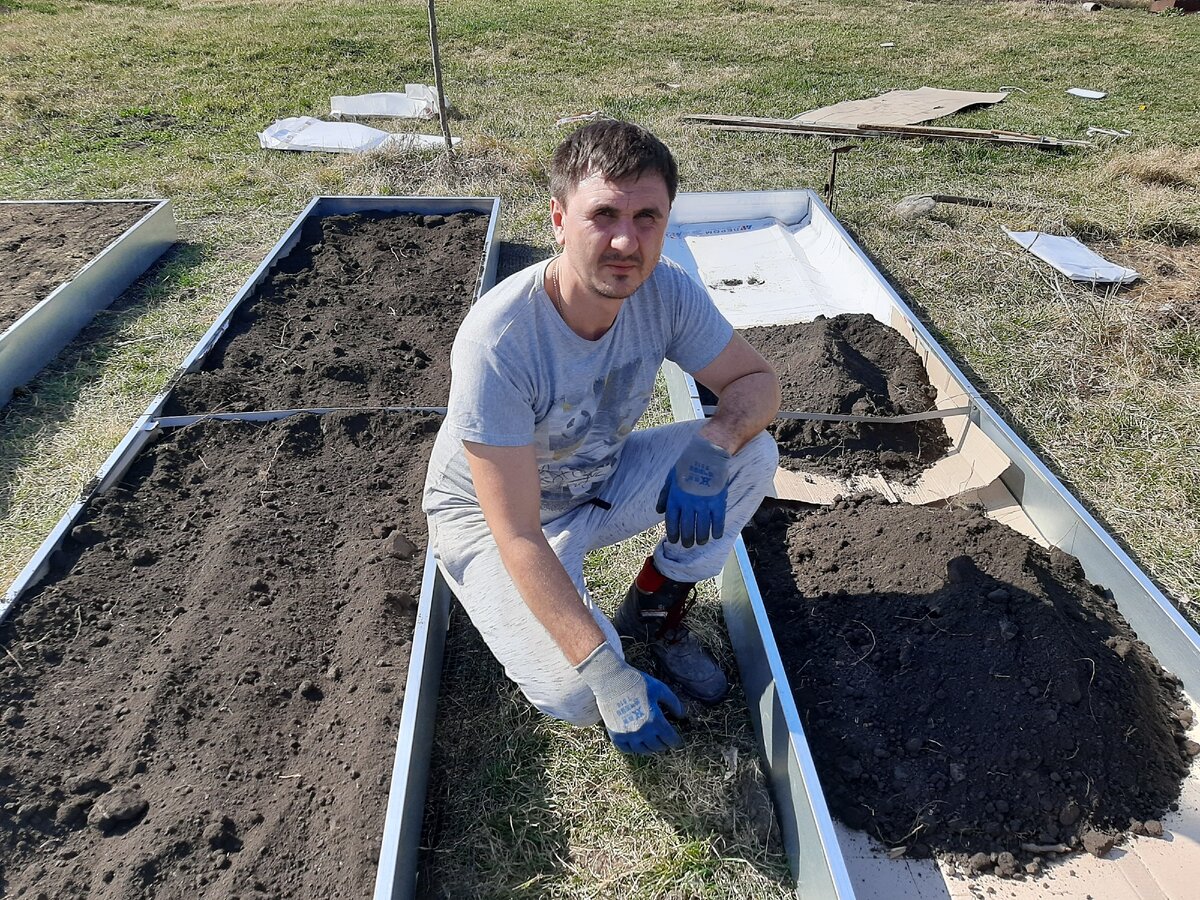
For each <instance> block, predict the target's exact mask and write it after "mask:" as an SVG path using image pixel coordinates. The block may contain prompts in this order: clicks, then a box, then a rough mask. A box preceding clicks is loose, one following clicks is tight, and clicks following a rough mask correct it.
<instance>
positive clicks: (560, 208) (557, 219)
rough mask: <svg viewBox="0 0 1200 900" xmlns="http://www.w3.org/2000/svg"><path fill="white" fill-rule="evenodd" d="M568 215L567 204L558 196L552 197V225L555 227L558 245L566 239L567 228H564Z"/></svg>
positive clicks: (555, 238)
mask: <svg viewBox="0 0 1200 900" xmlns="http://www.w3.org/2000/svg"><path fill="white" fill-rule="evenodd" d="M566 215H567V207H566V204H564V203H560V202H559V201H558V198H557V197H551V198H550V227H552V228H553V229H554V240H555V241H557V242H558V246H560V247H561V246H562V245H563V242H564V241H565V240H566V234H565V230H564V228H563V219H564V218H565V217H566Z"/></svg>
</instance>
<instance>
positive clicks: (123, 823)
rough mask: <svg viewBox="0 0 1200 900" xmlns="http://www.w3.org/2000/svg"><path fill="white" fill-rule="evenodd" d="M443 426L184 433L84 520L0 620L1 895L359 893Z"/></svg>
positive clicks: (368, 866) (380, 418) (201, 427)
mask: <svg viewBox="0 0 1200 900" xmlns="http://www.w3.org/2000/svg"><path fill="white" fill-rule="evenodd" d="M438 424H439V423H438V420H437V419H436V417H430V416H419V415H414V414H397V413H392V414H384V413H376V414H346V413H333V414H330V415H328V416H324V417H317V416H308V415H302V416H294V417H292V418H289V419H286V420H282V421H279V422H273V423H266V424H251V423H220V422H211V421H210V422H202V423H200V424H198V425H194V426H191V427H188V428H185V429H178V430H175V431H172V432H170V433H168V434H166V435H164V436H163V437H162V438H160V439H159V441H158V442H157V443H155V444H153V445H151V446H150V447H148V448H147V449H146V450H144V451H143V453H142V454H141V456H140V457H139V459H138V460H137V461H136V462H135V463H134V465H133V466H132V468H131V469H130V470H129V471H128V472H127V473H126V474H125V475H124V477H123V478H122V479H121V483H120V486H119V487H117V488H114V489H113V490H111V491H109V492H108V493H107V494H105V495H104V496H102V497H98V498H95V499H94V500H92V501H91V502H90V503H89V506H88V509H87V511H86V514H85V517H84V519H83V520H82V522H81V523H80V524H78V525H77V526H76V527H75V528H74V529H73V531H72V533H71V534H72V537H71V538H70V539H68V540H67V542H66V545H65V546H64V548H63V550H61V551H60V552H59V554H58V555H57V557H56V559H55V560H54V564H53V568H52V571H51V573H50V575H49V576H48V577H47V579H46V582H45V583H44V584H43V585H42V586H40V587H38V588H37V589H35V591H34V592H32V593H31V594H30V595H29V596H27V597H25V598H23V599H22V600H21V601H20V602H19V604H18V605H17V607H16V608H15V609H14V610H13V613H12V615H11V617H10V619H9V620H8V621H7V622H6V623H5V624H4V625H3V626H2V627H0V647H3V648H4V649H5V650H6V651H7V652H6V653H0V716H2V719H3V722H2V725H0V727H2V729H3V730H2V734H3V748H4V749H3V756H2V758H0V893H2V894H4V896H8V897H14V898H15V897H26V898H30V900H32V898H34V897H38V896H41V897H53V898H55V900H72V898H83V897H89V898H92V900H126V898H141V897H158V898H189V900H192V898H211V900H230V898H234V897H237V898H240V900H264V898H285V897H288V898H290V897H322V898H345V900H349V898H355V900H358V898H362V897H365V896H368V895H369V893H370V890H371V886H372V884H373V883H374V878H375V867H376V865H377V855H378V852H379V847H380V843H379V842H380V839H381V836H382V832H383V819H384V810H385V806H386V800H387V791H388V783H389V778H390V773H391V764H392V759H393V756H394V753H395V744H396V733H397V727H398V723H399V716H400V711H401V705H402V703H403V694H404V684H405V681H404V678H405V673H406V670H407V667H408V655H409V651H410V647H411V639H412V632H413V623H414V619H415V607H416V601H417V597H418V596H419V589H420V584H421V578H422V571H423V562H424V546H425V520H424V516H423V515H422V514H421V510H420V496H421V488H422V482H423V479H424V474H425V460H426V459H427V458H428V455H429V450H430V448H431V447H432V441H433V436H434V433H435V431H436V428H437V425H438Z"/></svg>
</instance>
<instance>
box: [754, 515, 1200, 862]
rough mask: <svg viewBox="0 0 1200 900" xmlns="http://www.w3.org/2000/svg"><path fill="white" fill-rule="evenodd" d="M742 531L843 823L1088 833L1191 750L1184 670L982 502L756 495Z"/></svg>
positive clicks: (998, 834) (1031, 834) (1025, 854)
mask: <svg viewBox="0 0 1200 900" xmlns="http://www.w3.org/2000/svg"><path fill="white" fill-rule="evenodd" d="M746 537H747V542H748V544H749V546H750V555H751V559H752V561H753V565H754V569H755V572H756V576H757V578H758V583H759V586H760V587H761V588H762V592H763V598H764V601H765V603H766V606H767V611H768V615H769V618H770V621H771V627H772V630H773V631H774V634H775V639H776V641H777V642H778V644H779V649H780V653H781V654H782V657H783V660H784V666H785V669H786V671H787V673H788V678H789V680H790V682H791V687H792V690H793V692H794V694H795V698H796V702H797V705H798V707H799V709H800V711H801V716H802V718H803V721H804V726H805V733H806V735H807V737H808V740H809V743H810V745H811V747H812V750H813V754H814V756H815V758H816V761H817V766H818V770H819V773H820V777H821V784H822V787H823V788H824V791H825V795H826V797H827V799H828V801H829V806H830V809H831V810H832V811H833V813H834V815H836V816H837V817H838V818H840V819H841V820H842V821H843V822H845V823H846V824H848V825H850V826H851V827H854V828H859V829H863V830H865V831H867V832H869V833H870V834H872V835H873V836H875V837H876V838H878V839H879V840H880V841H881V842H882V843H884V844H885V845H887V846H888V847H906V848H907V852H908V854H909V855H911V856H916V857H924V856H928V855H930V854H931V853H935V852H942V853H961V854H975V853H982V854H989V855H990V854H1002V853H1010V854H1012V855H1013V856H1012V857H1008V858H1003V857H1002V858H1001V859H1002V860H1006V861H1013V860H1016V861H1021V860H1032V858H1033V857H1034V856H1035V855H1036V854H1037V852H1038V851H1035V850H1032V849H1030V848H1031V847H1032V845H1042V846H1049V845H1058V844H1062V845H1067V846H1069V847H1072V848H1079V847H1080V846H1081V845H1083V846H1087V847H1088V848H1089V849H1093V851H1094V852H1101V850H1103V849H1105V842H1106V841H1107V842H1108V844H1107V845H1108V846H1111V836H1112V835H1115V834H1117V833H1119V832H1121V831H1124V830H1127V829H1132V830H1135V831H1136V830H1139V829H1140V823H1142V822H1145V821H1146V820H1157V819H1158V818H1159V817H1160V816H1161V815H1162V814H1163V813H1164V812H1166V811H1167V810H1168V808H1170V806H1171V804H1172V803H1173V802H1174V801H1175V800H1176V798H1177V797H1178V794H1179V789H1180V782H1181V780H1182V778H1183V777H1184V775H1185V774H1186V772H1187V769H1188V763H1189V759H1190V756H1191V754H1192V753H1194V752H1195V751H1197V750H1200V747H1197V746H1196V745H1195V744H1192V743H1191V742H1188V741H1187V740H1186V739H1185V737H1184V731H1185V726H1186V725H1187V724H1189V723H1190V722H1191V712H1190V710H1189V709H1188V707H1187V706H1186V704H1185V702H1184V701H1183V698H1182V695H1181V693H1180V690H1179V681H1178V679H1177V678H1175V677H1174V676H1173V675H1171V674H1169V673H1167V672H1165V671H1163V670H1162V668H1161V667H1160V666H1159V665H1158V663H1157V662H1156V661H1155V659H1154V657H1153V656H1152V655H1151V653H1150V650H1149V648H1148V647H1147V646H1146V645H1145V644H1144V643H1142V642H1141V641H1139V640H1138V639H1137V636H1136V635H1135V634H1134V633H1133V632H1132V631H1131V630H1130V628H1129V626H1128V625H1127V624H1126V622H1125V621H1124V619H1123V618H1122V617H1121V615H1120V613H1118V611H1117V609H1116V607H1115V605H1114V604H1113V603H1112V602H1111V600H1109V599H1106V596H1105V592H1104V591H1103V590H1102V589H1100V588H1097V587H1094V586H1093V585H1091V584H1089V583H1088V581H1087V580H1086V578H1085V577H1084V575H1083V572H1082V569H1081V568H1080V566H1079V562H1078V560H1076V559H1075V558H1074V557H1072V556H1070V555H1068V554H1066V553H1063V552H1061V551H1058V550H1050V551H1047V550H1044V549H1042V548H1041V547H1039V546H1037V545H1036V544H1034V543H1032V542H1031V541H1029V540H1027V539H1026V538H1024V537H1022V536H1021V535H1019V534H1017V533H1016V532H1015V531H1012V530H1011V529H1008V528H1006V527H1005V526H1002V525H999V524H997V523H995V522H993V521H991V520H989V519H987V518H985V517H984V516H983V514H982V512H981V511H980V510H977V509H949V508H942V509H932V508H928V507H914V506H907V505H902V504H901V505H895V506H890V505H887V504H886V503H883V502H882V501H873V500H865V499H862V498H855V499H854V500H851V501H842V502H839V503H838V504H837V505H836V506H834V507H832V508H828V509H812V508H805V509H788V508H784V507H781V506H777V505H769V506H765V507H763V509H762V510H760V511H759V513H758V515H757V516H756V518H755V520H754V522H753V523H752V524H751V526H750V527H749V528H748V529H747V533H746ZM1106 836H1107V837H1106ZM985 859H990V857H988V858H984V857H980V858H978V859H977V860H976V864H982V865H984V866H987V865H990V862H989V861H984V860H985Z"/></svg>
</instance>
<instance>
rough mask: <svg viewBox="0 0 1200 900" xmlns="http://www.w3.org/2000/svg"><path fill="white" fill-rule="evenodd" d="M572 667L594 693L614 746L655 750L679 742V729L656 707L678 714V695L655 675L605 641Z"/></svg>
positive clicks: (634, 750) (637, 750)
mask: <svg viewBox="0 0 1200 900" xmlns="http://www.w3.org/2000/svg"><path fill="white" fill-rule="evenodd" d="M575 671H576V672H578V673H579V674H580V676H581V677H582V678H583V680H584V681H585V682H587V685H588V687H590V688H591V689H592V693H594V694H595V695H596V705H597V706H599V707H600V715H601V717H603V719H604V725H605V727H607V728H608V734H609V737H611V738H612V742H613V743H614V744H615V745H616V746H617V749H618V750H621V751H623V752H625V753H658V752H660V751H662V750H668V749H672V748H676V747H682V746H683V741H682V739H681V738H680V737H679V733H678V732H677V731H676V730H675V729H674V728H673V727H672V726H671V723H670V722H668V721H667V718H666V716H665V715H663V711H662V709H661V708H660V706H663V707H666V709H668V710H669V711H670V712H671V713H672V714H673V715H674V716H675V717H676V718H682V717H683V704H682V703H680V702H679V698H678V697H676V696H675V694H674V693H672V691H671V689H670V688H669V687H667V686H666V685H665V684H663V683H662V682H661V681H659V680H658V679H657V678H652V677H651V676H649V675H647V674H646V673H645V672H640V671H638V670H637V669H635V668H634V667H633V666H631V665H629V663H627V662H625V661H624V660H623V659H621V658H620V657H619V656H618V655H617V651H616V650H615V649H613V646H612V645H611V644H610V643H608V641H605V642H604V643H602V644H601V645H600V646H599V647H597V648H596V649H595V650H593V651H592V652H591V654H590V655H589V656H588V658H587V659H585V660H584V661H583V662H581V663H580V664H579V665H577V666H576V667H575Z"/></svg>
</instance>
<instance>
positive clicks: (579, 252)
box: [550, 172, 671, 300]
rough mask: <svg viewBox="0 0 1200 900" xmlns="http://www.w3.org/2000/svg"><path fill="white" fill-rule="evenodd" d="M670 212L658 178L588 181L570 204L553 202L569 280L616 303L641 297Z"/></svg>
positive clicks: (664, 186)
mask: <svg viewBox="0 0 1200 900" xmlns="http://www.w3.org/2000/svg"><path fill="white" fill-rule="evenodd" d="M670 212H671V200H670V197H669V195H668V194H667V183H666V182H665V181H664V180H663V178H662V176H661V175H659V174H658V173H657V172H653V173H652V172H647V173H646V174H644V175H642V176H641V177H639V178H630V179H625V180H623V181H609V180H608V179H606V178H605V177H604V176H602V175H589V176H588V177H587V178H585V179H583V181H581V182H579V184H578V185H577V186H576V187H575V190H574V191H573V192H572V193H571V194H570V195H569V196H568V197H567V201H566V203H565V204H563V203H559V201H558V200H556V199H554V198H551V199H550V219H551V222H552V224H553V225H554V237H555V239H556V240H557V241H558V243H559V245H560V246H561V247H562V248H563V251H564V261H565V262H566V263H567V265H568V267H569V269H570V275H569V277H572V278H573V279H574V280H576V281H577V282H581V283H582V286H583V287H584V288H585V289H587V290H588V291H589V292H591V293H593V294H596V295H599V296H601V297H607V298H609V299H612V300H624V299H625V298H626V297H628V296H629V295H630V294H632V293H633V292H634V291H636V290H637V289H638V288H639V287H641V286H642V282H644V281H645V280H646V279H647V278H649V277H650V273H651V272H653V271H654V267H655V266H656V265H658V259H659V256H660V255H661V254H662V245H663V238H664V237H665V236H666V231H667V217H668V215H669V214H670Z"/></svg>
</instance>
